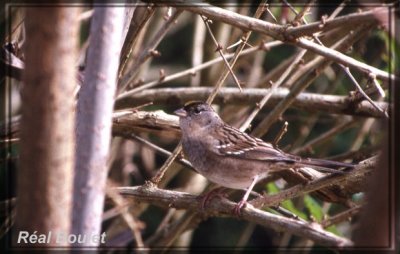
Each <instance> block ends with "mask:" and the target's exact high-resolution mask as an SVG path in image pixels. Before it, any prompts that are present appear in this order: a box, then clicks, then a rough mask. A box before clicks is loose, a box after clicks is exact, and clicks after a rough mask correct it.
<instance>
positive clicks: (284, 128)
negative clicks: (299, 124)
mask: <svg viewBox="0 0 400 254" xmlns="http://www.w3.org/2000/svg"><path fill="white" fill-rule="evenodd" d="M288 125H289V123H288V122H287V121H285V123H284V124H283V126H282V128H281V130H280V131H279V133H278V135H276V137H275V139H274V142H272V144H273V145H274V146H275V147H277V146H278V143H279V141H281V139H282V137H283V135H285V133H286V132H287V127H288Z"/></svg>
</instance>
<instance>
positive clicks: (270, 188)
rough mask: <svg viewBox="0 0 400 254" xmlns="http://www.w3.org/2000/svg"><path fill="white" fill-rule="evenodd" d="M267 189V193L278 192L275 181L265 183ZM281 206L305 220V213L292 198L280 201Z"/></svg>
mask: <svg viewBox="0 0 400 254" xmlns="http://www.w3.org/2000/svg"><path fill="white" fill-rule="evenodd" d="M267 191H268V194H275V193H278V192H279V188H278V187H277V186H276V184H275V183H269V184H267ZM281 206H282V207H283V208H285V209H287V210H289V211H290V212H292V213H293V214H295V215H297V216H299V217H300V218H302V219H304V220H307V215H306V214H305V213H303V212H302V211H300V210H298V209H297V208H296V207H295V206H294V204H293V202H292V200H285V201H283V202H282V204H281Z"/></svg>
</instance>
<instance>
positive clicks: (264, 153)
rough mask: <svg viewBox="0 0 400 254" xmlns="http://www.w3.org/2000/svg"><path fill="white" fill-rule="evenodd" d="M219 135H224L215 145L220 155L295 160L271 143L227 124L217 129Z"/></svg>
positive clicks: (291, 161) (275, 160) (252, 158)
mask: <svg viewBox="0 0 400 254" xmlns="http://www.w3.org/2000/svg"><path fill="white" fill-rule="evenodd" d="M218 132H220V133H219V135H222V136H224V137H225V138H224V139H223V141H220V142H219V144H217V146H216V151H217V152H218V153H219V154H220V155H225V156H232V157H236V158H241V159H250V160H259V161H271V162H282V163H294V162H295V161H296V160H295V159H293V158H291V157H289V156H288V155H286V154H285V153H283V152H281V151H279V150H277V149H275V148H274V147H273V146H272V145H271V144H269V143H266V142H264V141H263V140H261V139H259V138H255V137H252V136H250V135H248V134H246V133H243V132H241V131H239V130H238V129H236V128H234V127H231V126H229V125H224V126H222V127H221V128H219V129H218Z"/></svg>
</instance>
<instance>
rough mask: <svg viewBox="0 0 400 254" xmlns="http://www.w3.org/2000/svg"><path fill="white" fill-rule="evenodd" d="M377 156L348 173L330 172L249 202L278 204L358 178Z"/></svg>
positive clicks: (372, 166) (373, 163) (258, 205)
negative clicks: (305, 182) (306, 182)
mask: <svg viewBox="0 0 400 254" xmlns="http://www.w3.org/2000/svg"><path fill="white" fill-rule="evenodd" d="M376 160H377V156H375V157H372V158H369V159H367V160H364V161H362V162H360V163H359V164H358V165H357V166H356V167H354V168H353V169H351V170H348V171H346V174H330V175H327V176H324V177H322V178H319V179H317V180H313V181H311V182H309V183H308V184H306V185H303V184H298V185H295V186H293V187H290V188H289V189H286V190H282V191H280V192H279V193H277V194H273V195H266V196H263V197H261V198H255V199H253V200H251V201H250V202H249V203H250V204H252V205H253V206H255V207H260V208H261V207H265V206H269V207H270V206H276V205H279V204H280V203H282V202H283V201H285V200H289V199H293V198H295V197H299V196H301V195H304V194H307V193H310V192H313V191H316V190H320V189H322V188H324V187H327V186H330V185H332V184H340V183H341V182H343V181H350V180H351V179H357V178H359V177H360V175H364V174H365V172H366V171H371V170H372V169H373V168H374V167H375V164H376Z"/></svg>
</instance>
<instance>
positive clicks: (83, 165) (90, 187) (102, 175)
mask: <svg viewBox="0 0 400 254" xmlns="http://www.w3.org/2000/svg"><path fill="white" fill-rule="evenodd" d="M124 13H125V12H124V8H121V7H115V8H113V7H107V8H106V7H96V8H95V11H94V15H93V20H92V24H91V30H90V46H89V52H88V60H87V67H86V71H85V81H84V84H83V86H82V89H81V91H80V94H79V99H78V112H77V149H76V168H75V179H74V181H75V182H74V211H73V233H74V234H81V235H86V236H89V237H90V236H91V235H95V234H99V233H100V229H101V216H102V212H103V203H104V195H105V187H106V179H107V166H106V162H107V158H108V152H109V146H110V139H111V119H112V111H113V106H114V96H115V90H116V80H117V71H118V65H119V55H120V50H121V39H122V29H123V21H124ZM87 240H88V241H86V242H85V243H82V244H79V243H78V244H77V245H78V246H97V245H98V243H96V242H91V241H89V238H87Z"/></svg>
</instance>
